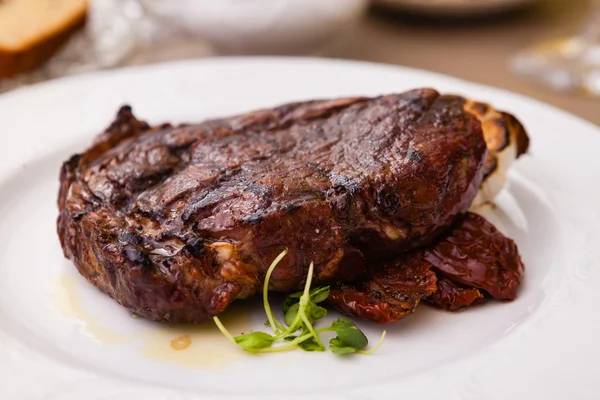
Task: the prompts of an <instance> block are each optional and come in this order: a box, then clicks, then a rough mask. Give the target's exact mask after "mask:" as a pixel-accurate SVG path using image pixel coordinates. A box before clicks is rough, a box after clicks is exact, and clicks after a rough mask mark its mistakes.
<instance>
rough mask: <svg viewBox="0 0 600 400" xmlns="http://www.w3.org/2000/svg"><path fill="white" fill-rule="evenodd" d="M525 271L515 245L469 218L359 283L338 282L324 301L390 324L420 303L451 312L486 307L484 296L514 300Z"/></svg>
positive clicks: (374, 269)
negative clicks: (429, 243) (484, 305)
mask: <svg viewBox="0 0 600 400" xmlns="http://www.w3.org/2000/svg"><path fill="white" fill-rule="evenodd" d="M524 270H525V267H524V266H523V262H522V261H521V257H520V255H519V251H518V249H517V246H516V244H515V243H514V242H513V241H512V240H511V239H509V238H507V237H505V236H504V235H503V234H502V233H500V232H499V231H498V230H497V229H496V228H495V227H494V226H493V225H492V224H491V223H490V222H488V221H487V220H485V219H484V218H483V217H481V216H479V215H477V214H473V213H467V214H466V215H465V216H464V218H462V219H461V220H460V221H459V222H458V223H457V224H456V226H454V227H453V228H452V229H451V230H450V231H449V232H448V233H447V234H446V235H445V236H444V237H442V238H440V239H438V240H437V241H436V242H435V243H433V244H431V245H429V246H427V247H425V248H423V249H418V250H414V251H411V252H408V253H406V254H403V255H402V256H400V257H398V258H396V259H394V260H393V261H391V262H386V263H384V264H383V265H378V264H376V263H375V264H374V265H372V266H370V270H369V273H368V277H367V278H366V279H364V280H362V281H361V282H359V283H354V284H346V283H338V284H336V285H335V286H334V287H333V288H332V289H331V294H330V296H329V299H328V301H329V302H330V303H331V304H332V305H334V306H335V307H336V308H337V309H338V310H339V311H341V312H342V313H344V314H349V315H354V316H357V317H360V318H362V319H366V320H369V321H373V322H377V323H389V322H394V321H397V320H399V319H402V318H404V317H406V316H408V315H410V314H412V313H413V312H414V310H415V309H416V308H417V305H418V304H419V302H420V301H421V300H423V299H426V300H428V302H429V303H431V304H432V305H434V306H436V307H439V308H445V309H447V310H450V311H458V310H461V309H463V308H465V307H468V306H471V305H475V304H481V303H483V302H485V298H484V295H483V292H485V293H487V294H488V295H490V296H492V297H494V298H497V299H501V300H513V299H514V298H515V297H516V295H517V288H518V286H519V285H520V284H521V281H522V279H523V273H524Z"/></svg>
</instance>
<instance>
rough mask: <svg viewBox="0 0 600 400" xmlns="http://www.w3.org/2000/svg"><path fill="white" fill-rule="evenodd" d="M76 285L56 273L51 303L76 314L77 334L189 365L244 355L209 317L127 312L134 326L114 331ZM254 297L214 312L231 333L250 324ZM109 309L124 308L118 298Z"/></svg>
mask: <svg viewBox="0 0 600 400" xmlns="http://www.w3.org/2000/svg"><path fill="white" fill-rule="evenodd" d="M77 285H78V282H77V281H76V279H74V278H73V277H72V276H68V275H65V274H63V275H61V276H58V277H56V278H55V279H54V281H53V282H52V296H53V299H52V300H53V301H52V305H53V308H54V309H55V310H56V311H57V312H58V313H59V314H60V315H62V316H63V317H65V318H67V319H70V320H75V321H76V322H77V324H78V325H79V331H80V332H81V333H82V334H84V335H86V336H88V337H90V338H92V339H93V340H95V341H97V342H99V343H102V344H105V345H111V346H118V347H116V348H117V349H118V348H120V347H121V346H131V347H133V348H136V349H137V353H138V354H140V355H141V356H143V357H145V358H148V359H152V360H154V361H157V362H163V363H168V364H173V365H177V366H180V367H184V368H188V369H207V368H217V367H223V366H226V365H228V364H229V363H231V362H232V361H233V360H235V359H237V358H240V357H243V355H244V352H243V350H242V349H241V348H239V347H238V346H236V345H234V344H233V343H231V342H230V341H229V340H228V339H227V338H226V337H225V336H223V334H222V333H221V332H220V331H219V329H218V328H217V327H216V325H215V324H214V323H213V322H212V321H207V322H206V323H204V324H201V325H191V324H190V325H169V324H161V323H156V322H152V321H147V320H144V319H142V318H131V323H132V325H135V326H134V329H132V330H130V331H128V332H126V333H124V332H119V331H118V330H117V329H116V328H110V327H108V326H106V324H103V323H101V322H100V321H99V320H98V319H97V318H95V317H94V316H93V315H90V313H89V312H87V310H86V308H85V302H84V301H83V299H82V298H81V296H80V295H79V293H78V290H77ZM253 303H255V302H253V301H249V302H244V303H240V304H235V303H234V304H233V305H232V306H231V307H230V309H228V310H227V311H226V312H225V313H223V314H222V315H219V318H220V319H221V321H222V322H223V324H225V326H226V327H227V329H229V330H230V331H231V332H232V333H233V334H234V335H237V334H241V333H245V332H249V331H250V330H251V327H252V321H251V318H250V314H251V313H252V309H254V307H257V304H253ZM114 311H115V312H126V311H125V309H123V308H122V307H120V306H118V305H117V304H115V310H114ZM188 338H189V343H188ZM173 343H175V344H174V345H173ZM176 348H177V349H176Z"/></svg>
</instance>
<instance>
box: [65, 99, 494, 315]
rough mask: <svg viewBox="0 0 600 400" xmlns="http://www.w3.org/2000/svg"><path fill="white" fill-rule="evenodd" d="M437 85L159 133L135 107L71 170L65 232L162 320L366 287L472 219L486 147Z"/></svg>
mask: <svg viewBox="0 0 600 400" xmlns="http://www.w3.org/2000/svg"><path fill="white" fill-rule="evenodd" d="M464 104H465V101H464V99H462V98H460V97H457V96H446V95H440V94H439V93H437V92H436V91H434V90H432V89H421V90H414V91H409V92H406V93H402V94H397V95H388V96H381V97H377V98H349V99H338V100H326V101H310V102H303V103H294V104H288V105H284V106H281V107H277V108H273V109H267V110H261V111H256V112H253V113H249V114H245V115H240V116H236V117H231V118H224V119H217V120H211V121H207V122H204V123H200V124H196V125H181V126H175V127H173V126H171V125H168V124H166V125H161V126H155V127H150V126H149V125H148V124H146V123H144V122H141V121H139V120H137V119H136V118H135V117H134V116H133V114H132V112H131V109H130V108H129V107H123V108H122V109H121V110H120V111H119V113H118V115H117V119H116V121H115V122H114V123H113V124H112V125H111V126H110V127H109V128H108V129H107V130H106V131H105V132H104V133H102V134H101V135H100V136H98V138H97V139H96V141H95V142H94V144H93V145H92V147H90V148H89V149H88V150H87V151H85V152H84V153H82V154H78V155H75V156H73V157H72V158H71V159H70V160H69V161H67V162H65V164H64V165H63V168H62V171H61V177H60V181H61V185H60V193H59V199H58V204H59V211H60V214H59V217H58V233H59V237H60V240H61V244H62V247H63V251H64V254H65V256H66V257H67V258H69V259H71V260H73V261H74V263H75V265H76V267H77V268H78V270H79V272H80V273H81V274H82V275H83V276H84V277H86V278H87V279H88V280H89V281H90V282H91V283H93V284H94V285H96V286H98V287H99V288H100V289H102V290H103V291H105V292H106V293H108V294H109V295H110V296H111V297H113V298H115V299H116V300H117V301H119V302H120V303H121V304H122V305H124V306H125V307H127V308H129V309H130V310H132V311H134V312H135V313H137V314H139V315H141V316H144V317H146V318H149V319H153V320H168V321H172V322H201V321H203V320H206V319H207V318H210V317H211V316H213V315H215V314H218V313H219V312H221V311H223V310H224V309H225V308H226V307H227V305H228V304H229V303H230V302H231V301H233V300H234V299H236V298H246V297H249V296H251V295H253V294H255V293H256V292H257V291H259V290H260V286H261V282H262V280H263V277H264V274H265V272H266V268H267V267H268V265H269V264H270V262H271V261H272V260H273V259H274V258H275V257H276V255H277V254H279V253H280V252H281V251H282V250H283V249H284V248H286V247H287V248H289V253H288V255H287V256H286V257H285V258H284V259H283V261H282V262H281V264H280V265H279V266H278V268H277V269H276V270H275V272H274V274H273V277H272V281H271V286H270V289H271V290H280V291H285V290H292V289H297V288H298V287H299V286H300V285H301V284H302V281H303V279H304V277H305V275H306V271H307V268H308V265H309V264H310V262H311V261H314V263H315V267H316V269H315V271H316V282H317V283H327V282H332V281H335V280H345V281H347V280H352V279H353V278H357V277H360V276H361V274H363V273H364V270H365V256H373V255H374V253H373V251H374V250H375V251H377V253H378V254H389V253H393V252H400V251H405V250H407V249H410V248H413V247H416V246H421V245H424V244H426V243H429V242H430V241H432V239H434V238H435V237H436V236H437V235H438V234H439V233H440V232H441V231H442V230H443V229H444V228H445V227H447V226H449V225H451V224H452V222H453V221H454V220H455V218H456V217H457V216H458V215H459V214H462V213H463V212H465V211H466V210H467V208H468V207H469V205H470V203H471V201H472V200H473V197H474V196H475V194H476V192H477V188H478V187H479V184H480V182H481V179H482V171H483V168H482V166H483V163H484V160H485V158H486V144H485V141H484V139H483V135H482V129H481V124H480V123H479V121H478V119H477V117H476V116H475V115H473V114H471V113H469V112H467V111H465V109H464V108H465V107H464Z"/></svg>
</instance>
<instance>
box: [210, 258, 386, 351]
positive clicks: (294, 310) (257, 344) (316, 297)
mask: <svg viewBox="0 0 600 400" xmlns="http://www.w3.org/2000/svg"><path fill="white" fill-rule="evenodd" d="M286 254H287V249H286V250H284V251H282V252H281V253H280V254H279V255H278V256H277V258H275V260H273V262H272V263H271V265H270V266H269V268H268V269H267V273H266V275H265V282H264V285H263V305H264V308H265V313H266V315H267V322H266V323H265V325H266V326H270V327H271V329H272V330H273V334H272V335H271V334H269V333H265V332H250V333H246V334H243V335H240V336H236V337H234V336H233V335H232V334H231V333H229V331H228V330H227V329H226V328H225V327H224V326H223V324H222V323H221V321H220V320H219V318H218V317H216V316H215V317H213V320H214V321H215V324H216V325H217V327H218V328H219V330H220V331H221V332H222V333H223V334H224V335H225V336H226V337H227V338H228V339H229V340H231V341H232V342H233V343H235V344H237V345H238V346H240V347H242V348H243V349H244V350H245V351H248V352H251V353H273V352H280V351H287V350H293V349H297V348H300V349H302V350H304V351H325V349H326V348H325V345H323V342H321V339H320V338H319V334H320V333H324V332H335V333H336V335H337V336H336V337H334V338H333V339H331V340H330V341H329V349H330V350H331V351H332V352H333V353H334V354H340V355H341V354H351V353H360V354H371V353H373V352H375V351H376V350H377V349H378V348H379V347H380V346H381V344H382V343H383V339H384V338H385V331H383V334H382V335H381V339H380V340H379V343H378V344H377V346H375V347H374V348H373V349H370V350H365V348H366V347H367V345H368V343H369V341H368V339H367V337H366V336H365V334H364V333H362V331H361V330H360V329H358V327H357V326H356V325H355V324H354V323H353V322H352V321H350V320H348V319H346V318H338V319H337V320H335V321H333V323H332V324H331V326H329V327H327V328H321V329H316V330H315V328H314V327H313V323H314V322H315V321H317V320H319V319H322V318H324V317H326V316H327V310H326V309H325V308H323V307H321V306H319V305H318V303H321V302H323V301H325V300H326V299H327V297H328V296H329V286H320V287H315V288H312V289H311V287H310V285H311V282H312V278H313V274H314V264H313V263H311V264H310V266H309V267H308V274H307V276H306V283H305V285H304V290H302V291H300V292H297V293H292V294H290V295H288V296H287V297H286V298H285V300H284V302H283V307H282V311H283V313H284V323H285V325H287V328H286V327H285V325H283V324H282V323H281V322H280V321H279V320H277V318H276V317H275V315H274V314H273V310H272V309H271V305H270V304H269V298H268V292H269V280H270V279H271V275H272V273H273V270H274V269H275V267H276V266H277V264H279V262H280V261H281V260H282V259H283V257H285V255H286ZM298 331H300V333H299V334H297V332H298ZM280 340H283V341H284V342H286V343H285V344H282V345H280V346H275V347H274V346H273V343H275V342H278V341H280Z"/></svg>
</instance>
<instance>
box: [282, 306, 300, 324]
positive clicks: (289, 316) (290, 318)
mask: <svg viewBox="0 0 600 400" xmlns="http://www.w3.org/2000/svg"><path fill="white" fill-rule="evenodd" d="M299 308H300V303H296V304H292V306H291V307H290V308H289V309H288V310H287V311H286V313H285V316H284V317H283V320H284V321H285V323H286V325H287V326H292V324H293V323H294V322H295V321H296V320H297V317H298V309H299Z"/></svg>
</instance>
